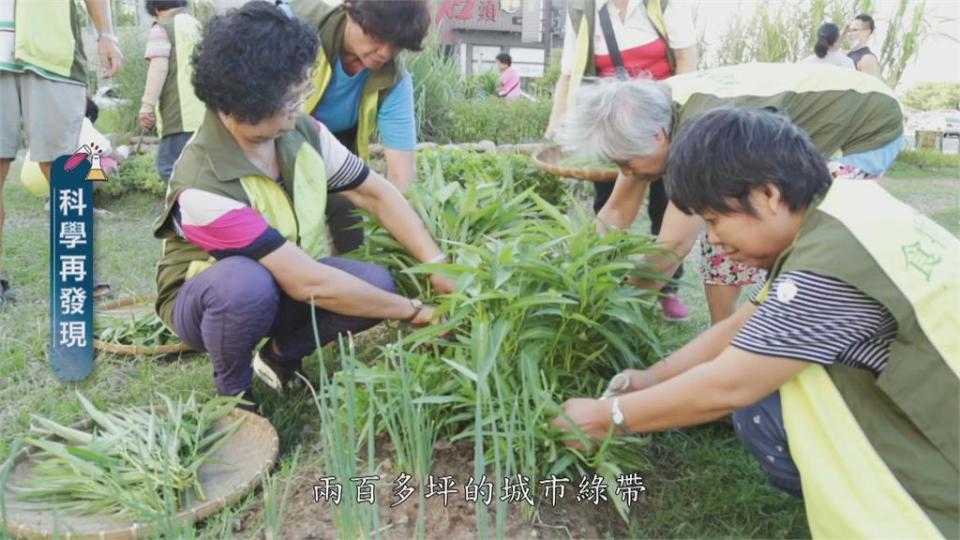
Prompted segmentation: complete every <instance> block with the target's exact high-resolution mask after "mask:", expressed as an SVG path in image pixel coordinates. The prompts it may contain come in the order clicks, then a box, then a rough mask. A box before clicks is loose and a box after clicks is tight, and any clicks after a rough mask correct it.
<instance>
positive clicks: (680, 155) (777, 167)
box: [665, 109, 832, 215]
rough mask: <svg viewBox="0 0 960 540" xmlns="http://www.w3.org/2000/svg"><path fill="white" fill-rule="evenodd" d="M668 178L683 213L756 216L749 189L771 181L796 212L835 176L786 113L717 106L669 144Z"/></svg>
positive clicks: (667, 180)
mask: <svg viewBox="0 0 960 540" xmlns="http://www.w3.org/2000/svg"><path fill="white" fill-rule="evenodd" d="M665 181H666V187H667V192H668V193H669V194H670V200H671V201H673V204H675V205H676V206H677V208H679V209H680V210H681V211H682V212H683V213H685V214H703V213H704V212H705V211H711V212H717V213H720V214H730V213H735V212H746V213H748V214H750V215H756V211H755V209H754V208H753V206H751V204H750V191H751V189H753V188H757V187H763V186H766V185H767V184H773V185H775V186H776V187H777V188H778V189H779V190H780V193H781V196H782V197H783V200H784V201H785V202H786V204H787V207H788V208H789V209H790V211H791V212H797V211H799V210H803V209H805V208H807V207H808V206H810V203H811V202H812V201H813V200H814V197H816V196H817V194H819V193H823V192H825V191H826V189H827V188H828V187H829V186H830V182H831V181H832V177H831V176H830V172H829V171H828V170H827V165H826V161H825V160H824V158H823V156H821V155H820V152H819V151H818V150H817V148H816V147H815V146H814V145H813V143H812V142H811V141H810V138H809V137H808V136H807V134H806V133H805V132H804V131H803V130H802V129H800V128H799V127H797V126H796V125H794V124H793V123H791V122H790V120H788V119H787V118H786V117H784V116H781V115H779V114H777V113H775V112H770V111H766V110H745V109H714V110H711V111H707V112H704V113H701V114H699V115H697V116H695V117H694V118H693V119H692V120H691V121H690V122H689V123H688V124H687V125H685V126H683V127H681V130H680V133H679V136H678V137H677V138H676V139H675V140H674V141H673V143H672V144H671V145H670V153H669V156H668V158H667V170H666V176H665ZM731 200H735V201H737V205H732V204H731Z"/></svg>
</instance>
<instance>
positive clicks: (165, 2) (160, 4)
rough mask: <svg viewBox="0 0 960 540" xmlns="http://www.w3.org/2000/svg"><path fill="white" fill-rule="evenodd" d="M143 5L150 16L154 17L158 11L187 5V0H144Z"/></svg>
mask: <svg viewBox="0 0 960 540" xmlns="http://www.w3.org/2000/svg"><path fill="white" fill-rule="evenodd" d="M143 7H144V8H146V10H147V13H149V14H150V16H152V17H156V16H157V12H158V11H166V10H168V9H176V8H181V7H187V0H146V2H145V3H144V6H143Z"/></svg>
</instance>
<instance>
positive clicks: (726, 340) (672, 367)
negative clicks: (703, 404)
mask: <svg viewBox="0 0 960 540" xmlns="http://www.w3.org/2000/svg"><path fill="white" fill-rule="evenodd" d="M756 312H757V306H756V305H754V304H753V303H752V302H747V303H745V304H744V305H742V306H740V308H738V309H737V311H736V312H734V314H733V315H732V316H730V317H728V318H726V319H724V320H722V321H720V322H719V323H717V324H715V325H713V326H711V327H710V328H708V329H706V330H705V331H704V332H703V333H702V334H700V335H699V336H697V337H696V338H694V339H693V340H692V341H690V342H689V343H687V344H686V345H684V346H683V347H681V348H680V349H679V350H677V351H675V352H674V353H672V354H670V355H669V356H667V357H666V358H664V359H663V360H660V361H659V362H657V363H655V364H653V365H652V366H650V367H649V368H647V369H627V370H624V371H623V372H622V373H624V374H625V375H626V376H627V377H629V379H630V384H629V386H628V387H626V388H622V389H613V390H620V391H619V392H618V393H621V394H624V393H627V392H633V391H636V390H643V389H644V388H648V387H650V386H654V385H656V384H659V383H661V382H664V381H668V380H670V379H672V378H674V377H676V376H677V375H680V374H681V373H684V372H686V371H687V370H689V369H690V368H692V367H694V366H698V365H700V364H702V363H704V362H706V361H708V360H711V359H713V358H716V357H718V356H719V355H720V353H721V352H723V350H724V349H726V348H727V347H728V346H729V345H730V342H731V341H733V338H734V337H736V335H737V333H738V332H740V329H741V328H743V325H744V324H746V322H747V321H748V320H749V319H750V317H752V316H753V314H754V313H756Z"/></svg>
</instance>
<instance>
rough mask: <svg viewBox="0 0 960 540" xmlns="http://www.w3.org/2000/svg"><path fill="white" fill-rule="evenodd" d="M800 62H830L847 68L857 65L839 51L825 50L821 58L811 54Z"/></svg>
mask: <svg viewBox="0 0 960 540" xmlns="http://www.w3.org/2000/svg"><path fill="white" fill-rule="evenodd" d="M801 62H809V63H812V64H830V65H834V66H840V67H845V68H849V69H857V66H855V65H854V64H853V60H851V59H850V57H849V56H847V55H845V54H843V53H842V52H840V51H827V55H826V56H824V57H823V58H820V57H819V56H817V55H815V54H811V55H810V56H808V57H806V58H804V59H803V60H801Z"/></svg>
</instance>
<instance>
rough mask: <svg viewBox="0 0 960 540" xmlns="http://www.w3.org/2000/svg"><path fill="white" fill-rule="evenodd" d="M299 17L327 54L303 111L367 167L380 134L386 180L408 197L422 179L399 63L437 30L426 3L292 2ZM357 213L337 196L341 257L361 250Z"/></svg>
mask: <svg viewBox="0 0 960 540" xmlns="http://www.w3.org/2000/svg"><path fill="white" fill-rule="evenodd" d="M289 7H290V8H291V9H292V11H293V13H294V14H296V16H297V17H299V18H301V19H303V20H304V21H306V22H307V24H309V25H310V26H312V27H314V28H316V29H318V31H319V34H320V49H319V50H318V51H317V59H316V63H315V65H314V68H313V70H314V71H313V77H312V81H311V84H312V87H311V91H310V93H309V95H308V96H307V100H306V102H305V103H304V110H305V111H306V112H307V113H309V114H310V115H311V116H313V117H314V118H316V119H317V120H319V121H320V122H322V123H323V124H324V125H326V126H327V128H329V129H330V131H331V132H333V133H334V135H335V136H336V137H337V139H339V140H340V142H341V143H343V145H344V146H346V147H347V148H349V149H350V150H351V151H352V152H354V153H356V154H357V155H358V156H360V159H362V160H364V161H368V160H369V158H370V150H369V149H370V144H371V142H372V139H373V136H374V132H375V131H378V132H379V133H380V139H381V142H382V143H383V148H384V152H383V153H384V159H385V161H386V169H387V170H386V176H387V179H388V180H390V182H391V183H392V184H393V185H395V186H397V188H399V189H400V192H401V193H402V192H405V191H406V190H407V186H408V185H409V184H410V182H412V181H413V180H414V178H415V177H416V168H417V166H416V165H417V164H416V155H415V149H416V142H417V132H416V121H415V117H414V108H413V80H412V78H411V77H410V74H409V73H407V72H406V71H405V70H404V69H403V65H402V63H401V62H400V59H399V58H397V57H398V56H399V54H400V53H401V52H402V51H404V50H411V51H419V50H420V48H421V43H422V42H423V38H424V37H426V35H427V31H428V30H429V29H430V11H429V6H428V3H427V1H426V0H390V1H384V0H348V1H346V2H343V3H335V2H329V3H328V2H326V1H325V0H292V1H291V2H290V6H289ZM355 211H356V208H355V207H354V206H353V205H352V204H351V203H350V201H347V200H346V199H345V198H343V197H341V196H339V195H335V196H332V197H331V198H330V201H329V202H328V205H327V219H328V221H329V224H330V231H331V233H332V236H333V243H334V247H335V248H336V250H337V252H338V253H345V252H347V251H351V250H353V249H355V248H357V247H358V246H359V245H360V244H361V243H362V242H363V231H362V230H361V229H359V228H357V227H356V226H357V225H358V224H359V222H360V220H359V218H358V217H356V215H355Z"/></svg>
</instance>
